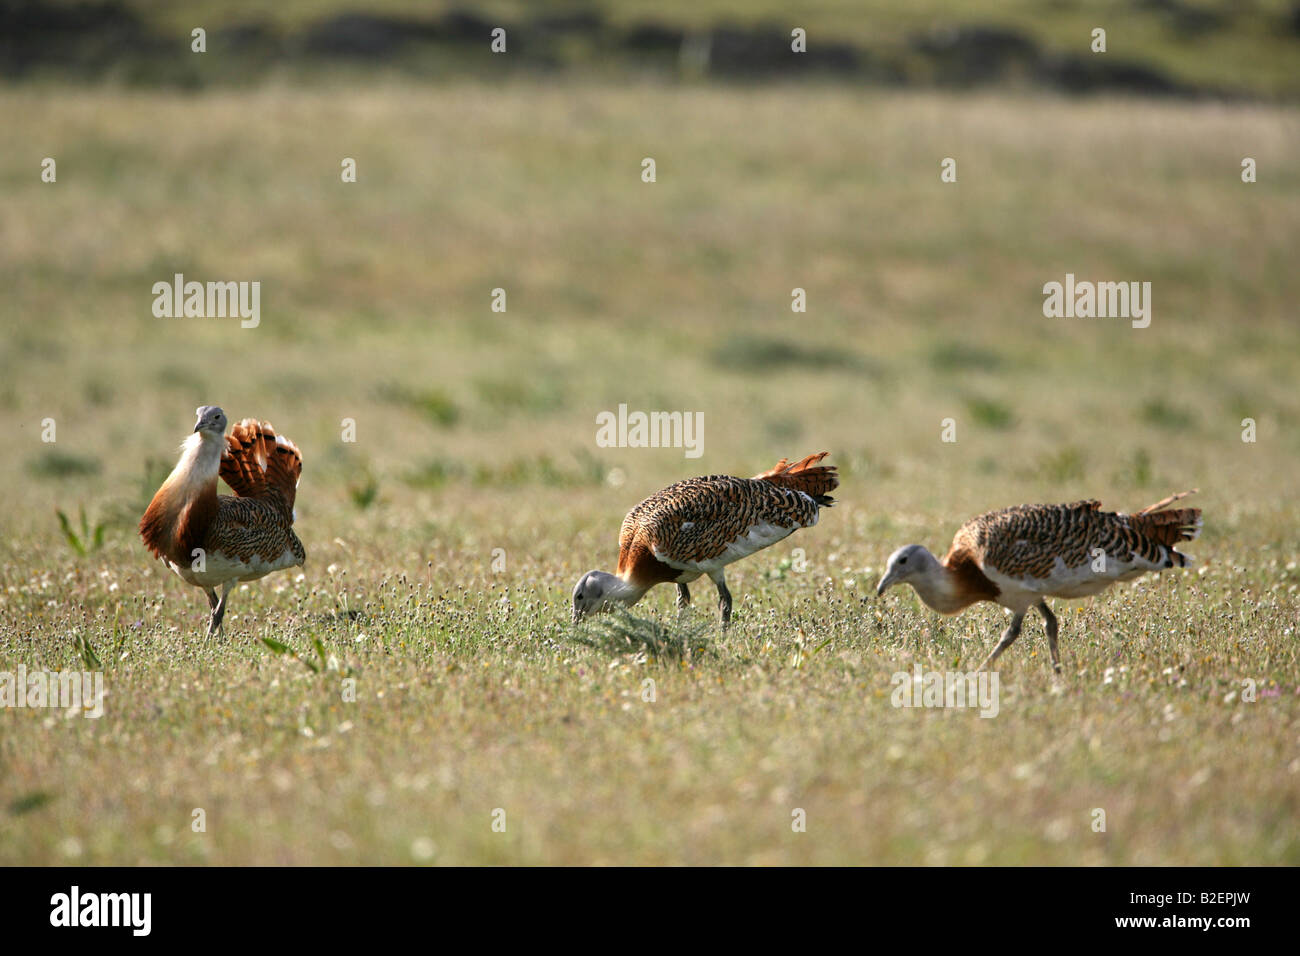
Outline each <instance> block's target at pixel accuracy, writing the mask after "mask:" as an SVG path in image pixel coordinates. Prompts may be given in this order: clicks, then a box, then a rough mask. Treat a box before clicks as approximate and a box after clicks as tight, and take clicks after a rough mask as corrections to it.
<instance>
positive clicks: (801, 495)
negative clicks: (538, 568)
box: [573, 452, 840, 626]
mask: <svg viewBox="0 0 1300 956" xmlns="http://www.w3.org/2000/svg"><path fill="white" fill-rule="evenodd" d="M827 454H828V453H827V452H822V453H821V454H820V455H809V456H808V457H807V458H805V459H803V460H802V461H800V462H798V463H796V464H793V465H792V464H790V463H789V461H788V460H787V459H785V458H782V459H781V460H780V462H778V463H777V465H776V467H774V468H772V469H771V470H769V471H765V472H763V473H762V474H761V475H755V476H754V477H753V478H735V477H731V476H729V475H709V476H707V477H704V478H688V479H687V480H685V481H679V482H677V483H676V484H673V485H669V486H668V487H667V488H665V489H663V490H662V491H660V492H658V493H657V494H654V495H651V496H650V497H649V498H647V499H646V500H645V501H643V502H641V503H640V504H639V505H637V506H636V507H635V508H633V509H632V510H631V511H630V512H629V513H628V515H627V517H626V518H624V519H623V527H622V530H621V531H620V532H619V539H618V545H619V547H618V569H617V573H616V574H609V573H607V572H605V571H588V572H587V573H586V574H584V575H583V576H582V577H581V579H579V581H578V583H577V585H576V586H575V587H574V589H573V620H574V622H575V623H576V622H578V621H580V620H582V618H583V617H585V616H586V615H587V614H591V613H595V612H598V611H602V610H605V609H607V607H608V606H609V605H612V604H616V603H617V604H624V605H628V606H630V605H633V604H635V603H636V602H637V601H639V600H641V597H642V596H643V595H644V594H645V593H646V591H648V590H650V588H652V587H654V586H655V585H656V584H664V583H667V582H674V583H675V584H676V585H677V605H678V607H684V606H686V605H687V604H689V603H690V600H691V595H690V591H688V590H687V585H688V584H689V583H690V582H691V581H694V580H695V579H696V578H698V577H700V576H701V575H708V576H709V578H710V579H711V580H712V581H713V583H714V584H715V585H716V586H717V588H718V608H719V610H720V611H721V613H722V623H723V625H724V626H725V625H726V624H727V623H728V622H729V621H730V620H731V592H730V591H728V590H727V584H726V581H725V580H724V579H723V569H724V568H725V567H726V566H727V565H728V564H731V562H733V561H739V560H740V559H741V558H743V557H746V556H748V555H751V554H753V553H754V552H755V551H761V550H762V549H763V548H766V547H768V546H769V545H773V544H776V542H778V541H780V540H782V539H783V538H786V537H788V536H789V535H791V534H793V533H794V532H795V531H797V530H798V529H799V528H811V527H812V526H813V525H815V524H816V523H817V517H818V513H819V512H820V510H821V509H822V508H829V507H830V506H831V503H832V502H833V501H834V499H833V498H831V497H830V492H831V491H833V490H835V488H836V487H837V486H838V485H839V483H840V482H839V478H838V477H837V475H836V474H835V466H833V465H818V464H817V463H818V462H819V461H821V460H822V459H823V458H825V457H826V455H827Z"/></svg>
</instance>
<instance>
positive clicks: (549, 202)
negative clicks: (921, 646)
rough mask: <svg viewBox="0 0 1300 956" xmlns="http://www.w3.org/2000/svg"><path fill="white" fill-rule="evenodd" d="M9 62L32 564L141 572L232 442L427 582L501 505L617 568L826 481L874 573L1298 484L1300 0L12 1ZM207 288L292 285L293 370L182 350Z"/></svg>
mask: <svg viewBox="0 0 1300 956" xmlns="http://www.w3.org/2000/svg"><path fill="white" fill-rule="evenodd" d="M1098 27H1100V28H1102V29H1104V30H1105V31H1106V34H1105V43H1106V52H1105V53H1094V52H1092V47H1093V45H1094V44H1095V42H1096V41H1095V38H1094V35H1093V31H1094V30H1095V29H1096V28H1098ZM196 28H201V29H202V30H203V31H204V33H203V45H204V48H205V50H206V52H202V53H197V52H194V51H193V47H194V46H195V45H196V40H195V39H194V35H193V31H194V30H195V29H196ZM497 28H502V29H504V30H505V52H504V53H494V52H492V49H491V42H492V40H491V38H492V31H493V30H495V29H497ZM796 29H798V30H803V31H805V36H806V45H807V52H806V53H799V54H797V53H794V52H792V50H791V46H792V40H791V36H792V31H794V30H796ZM0 38H2V39H0V74H3V76H4V77H5V84H4V86H3V88H2V89H0V120H2V122H0V147H2V148H0V177H2V178H0V182H3V187H4V215H3V217H0V269H2V270H3V294H2V295H0V310H2V312H0V316H2V319H3V323H4V328H5V347H4V354H3V359H2V360H0V361H2V362H3V366H2V367H0V371H2V373H3V374H2V375H0V380H2V382H3V384H0V421H2V422H3V424H4V426H5V429H6V434H8V435H9V436H11V440H12V441H13V442H14V444H13V445H12V446H11V447H12V449H13V453H12V454H10V455H7V456H5V463H4V465H3V468H4V470H5V474H4V475H3V477H4V478H5V480H6V485H7V487H9V488H10V489H11V492H10V493H11V494H12V495H14V496H17V497H18V498H20V499H21V500H22V501H23V503H24V504H25V505H31V507H23V508H20V509H12V510H10V511H8V512H7V513H5V514H4V516H3V518H0V521H3V522H4V524H5V525H6V526H7V527H9V528H11V529H12V530H13V531H15V532H17V531H19V530H25V531H30V532H35V531H38V530H39V531H41V532H48V531H50V530H51V528H52V525H51V522H52V520H53V519H52V517H51V516H52V513H53V509H54V508H55V507H60V508H71V507H73V506H85V507H86V508H87V509H88V510H89V512H90V513H91V519H90V522H91V525H92V526H93V525H94V524H97V523H105V524H106V525H107V531H106V534H108V538H109V540H112V538H113V535H112V534H111V533H109V532H112V531H113V530H114V529H117V530H120V531H122V532H123V533H124V536H125V538H126V540H127V541H129V540H130V536H131V535H130V533H131V525H132V523H133V521H134V515H136V514H137V513H138V511H139V509H140V508H141V507H142V505H143V503H144V502H145V501H146V500H147V494H148V491H149V489H151V488H152V487H155V486H156V483H157V480H158V479H159V478H160V477H161V475H162V474H163V473H165V471H166V468H167V467H168V465H169V464H170V461H171V460H172V457H171V456H172V448H173V447H174V443H175V442H176V441H177V440H179V439H180V438H181V437H183V436H184V434H185V433H186V432H187V431H188V429H189V428H190V427H191V424H192V422H191V410H192V409H193V408H194V407H195V406H196V405H198V404H204V403H218V404H222V405H224V406H225V407H226V409H227V411H228V412H229V414H230V415H232V416H233V417H234V418H240V417H244V416H246V415H258V416H262V417H267V418H270V419H271V420H272V421H273V422H274V423H275V424H276V425H278V426H279V427H280V428H281V429H282V430H284V431H286V432H287V433H289V434H290V435H291V436H293V437H295V438H296V439H297V440H298V441H299V442H300V443H301V444H302V446H303V448H304V451H305V453H306V456H307V461H308V464H307V475H308V478H307V487H308V488H310V493H307V494H304V496H303V501H302V507H303V508H304V509H306V510H307V511H308V512H309V513H310V512H311V511H312V510H318V511H320V512H323V514H321V515H318V518H324V516H325V515H329V516H330V517H329V518H328V519H327V520H328V521H329V522H334V521H337V522H339V523H340V524H341V525H344V526H354V525H356V526H359V527H363V528H364V527H369V526H371V524H372V523H373V522H374V521H375V520H383V519H382V517H381V518H378V519H377V517H376V516H377V515H380V516H382V515H393V514H394V512H393V511H392V506H398V505H400V506H402V507H403V508H404V509H405V510H404V511H403V512H402V516H401V519H400V521H399V523H400V524H402V525H403V527H408V526H409V528H410V530H411V531H412V533H413V534H414V536H415V538H416V539H418V541H419V542H420V543H418V544H417V543H416V541H415V540H413V541H412V542H411V544H412V547H413V548H416V549H417V550H419V551H424V550H426V549H429V548H430V547H431V546H430V544H429V543H428V542H429V541H430V540H431V538H433V537H436V535H437V534H444V535H446V534H450V535H451V538H452V539H451V540H443V542H442V544H443V546H455V545H457V544H463V543H465V542H464V541H462V540H460V538H461V536H462V535H464V536H468V537H469V538H473V537H474V531H473V530H472V528H473V527H474V526H473V525H469V524H466V523H464V522H462V521H460V520H459V516H460V515H462V514H463V513H464V512H465V511H466V510H468V511H474V510H476V509H482V510H484V511H485V512H487V513H488V514H494V513H495V514H500V513H501V504H502V502H503V501H508V502H511V503H512V505H513V509H512V510H511V511H510V514H511V516H512V517H511V518H510V519H509V520H500V521H498V522H497V523H498V524H499V525H500V526H499V527H497V528H496V529H494V531H493V534H494V535H496V536H498V537H500V536H510V537H513V536H514V534H515V533H516V528H517V527H519V525H518V524H517V522H518V521H519V517H520V515H521V514H522V515H527V516H528V521H533V522H539V523H540V526H533V525H529V524H528V522H527V521H525V523H524V525H523V527H524V528H526V529H527V530H525V532H524V540H533V539H534V537H535V535H536V533H544V534H560V535H561V537H562V539H564V540H567V539H568V538H569V537H570V536H571V534H572V533H573V532H575V531H577V530H579V529H580V528H585V527H586V526H587V524H588V522H589V521H592V522H594V524H595V526H596V527H598V528H599V529H600V532H599V533H600V535H601V537H600V538H599V540H601V541H608V539H610V538H611V537H612V534H613V528H615V527H616V526H617V520H618V518H619V517H620V516H621V509H622V508H623V507H624V506H625V505H627V504H630V503H633V502H635V501H636V500H639V498H640V497H641V493H642V492H646V491H649V490H652V489H653V488H654V487H657V486H658V485H660V484H662V483H664V482H665V481H667V480H671V479H673V478H676V477H680V476H682V474H683V472H695V471H710V472H712V471H735V472H739V473H752V472H754V471H757V470H758V469H759V468H760V467H766V466H767V465H768V464H770V460H774V459H775V458H777V457H780V456H782V455H802V454H805V453H807V452H810V451H819V450H831V451H833V452H834V453H835V455H836V458H837V459H838V460H839V461H840V464H841V468H843V469H844V471H845V472H846V475H847V476H850V478H849V480H848V481H846V489H845V496H844V497H845V499H846V505H847V507H848V509H850V510H851V509H853V508H855V507H857V506H858V505H861V510H860V511H857V512H855V514H856V520H857V522H858V524H857V525H856V526H855V525H850V527H853V528H854V530H855V533H865V531H866V530H867V528H868V527H870V526H871V525H872V523H873V522H874V523H875V526H876V528H877V530H878V531H885V530H888V529H889V528H890V527H892V526H893V524H894V523H896V522H898V521H900V520H901V521H903V522H905V523H906V522H908V520H909V519H908V517H907V516H908V514H909V512H908V509H907V506H908V505H911V504H914V505H917V506H920V507H924V508H927V509H928V508H931V507H937V506H939V505H941V504H942V507H943V510H944V513H945V516H946V515H947V514H949V513H950V514H951V518H946V519H945V521H944V522H943V527H945V528H946V527H947V526H948V525H949V524H950V523H951V521H952V520H955V519H956V518H957V517H958V516H960V515H961V514H962V513H963V512H964V511H966V510H969V509H971V508H974V507H977V506H985V505H994V504H1003V503H1007V502H1009V501H1013V500H1018V499H1019V498H1021V497H1024V496H1030V497H1033V498H1045V499H1058V498H1070V497H1080V496H1082V495H1084V494H1087V495H1094V494H1096V495H1103V496H1105V497H1107V498H1108V499H1109V498H1111V497H1112V496H1114V497H1122V498H1123V501H1122V502H1119V503H1121V504H1122V503H1127V504H1141V503H1142V502H1138V501H1130V499H1135V498H1145V497H1150V496H1151V495H1152V494H1153V493H1158V494H1156V497H1159V496H1160V495H1163V494H1164V492H1165V491H1167V490H1173V489H1172V486H1173V485H1178V486H1179V487H1180V488H1181V487H1182V486H1184V485H1193V484H1197V483H1202V484H1208V483H1209V482H1208V479H1209V476H1210V475H1211V474H1217V475H1220V476H1221V477H1222V478H1223V479H1224V480H1223V481H1221V482H1220V484H1226V483H1228V481H1230V482H1231V483H1232V487H1234V488H1235V489H1236V491H1237V493H1236V494H1234V495H1233V496H1232V498H1233V500H1234V502H1235V503H1234V505H1233V506H1234V507H1238V506H1241V507H1245V506H1246V505H1244V504H1242V501H1243V499H1246V500H1252V499H1253V500H1257V499H1259V498H1264V497H1276V496H1275V495H1270V494H1269V491H1275V490H1277V489H1279V488H1281V487H1284V486H1285V485H1287V484H1288V483H1289V480H1287V481H1284V480H1283V476H1289V475H1290V474H1291V471H1290V469H1291V466H1292V464H1293V462H1294V456H1295V453H1296V452H1297V451H1298V450H1300V439H1298V438H1297V436H1296V432H1295V430H1294V428H1292V427H1289V426H1290V425H1293V424H1294V421H1295V414H1296V410H1297V398H1296V392H1295V388H1294V371H1295V356H1296V354H1297V350H1296V346H1297V344H1300V343H1298V342H1297V324H1296V322H1295V305H1294V304H1295V302H1296V301H1297V293H1300V278H1298V274H1297V270H1296V269H1295V268H1294V250H1295V240H1296V238H1297V225H1298V222H1300V220H1298V217H1297V211H1298V210H1300V203H1298V201H1297V190H1296V185H1297V170H1296V163H1295V155H1296V146H1297V130H1298V129H1300V126H1298V125H1297V121H1296V113H1295V108H1294V103H1295V98H1296V96H1297V94H1298V93H1300V70H1298V69H1297V66H1300V7H1298V6H1297V5H1296V4H1294V3H1291V2H1264V0H1249V2H1247V0H1243V2H1220V3H1211V2H1191V0H1116V2H1111V3H1101V2H1099V3H1083V2H1070V0H1057V2H1049V3H1027V2H1023V3H1022V2H1011V0H1008V2H997V3H992V2H990V3H986V4H981V3H962V4H946V3H939V2H917V3H884V2H837V0H822V2H817V3H808V4H795V5H789V6H786V5H782V4H778V3H767V2H760V3H749V2H746V3H739V2H729V0H703V2H699V0H697V2H692V3H678V2H665V3H659V4H654V5H652V6H646V5H638V4H632V3H627V2H622V0H607V2H587V3H567V2H566V3H485V4H482V5H476V6H466V5H458V4H436V3H434V4H398V3H373V4H366V5H364V6H352V5H349V4H347V3H345V2H332V0H286V2H283V3H279V4H274V5H263V4H257V3H251V2H250V3H243V2H236V0H223V2H218V0H211V2H208V0H204V2H198V3H192V4H184V5H180V4H170V3H155V2H150V0H135V2H129V0H105V2H99V0H83V2H75V3H72V2H69V3H63V2H31V0H5V2H4V3H3V4H0ZM47 157H48V158H52V159H54V160H55V161H56V163H57V181H56V182H55V183H47V182H43V181H42V178H41V173H42V165H41V164H42V161H43V160H44V159H45V158H47ZM647 157H649V158H653V159H654V160H655V161H656V167H657V177H656V179H657V181H656V182H654V183H652V184H650V183H645V182H643V181H642V177H641V172H642V161H643V160H644V159H645V158H647ZM1246 157H1250V158H1251V159H1253V160H1254V161H1255V163H1256V164H1257V168H1258V170H1259V172H1258V181H1257V182H1255V183H1251V184H1246V183H1243V181H1242V175H1241V174H1242V163H1243V160H1244V158H1246ZM945 158H952V159H954V160H955V161H956V171H957V182H956V183H944V182H941V179H940V172H941V167H940V164H941V161H942V160H944V159H945ZM345 159H353V160H355V163H356V170H357V172H356V178H357V182H355V183H345V182H343V181H342V177H341V164H342V163H343V161H344V160H345ZM176 273H183V274H184V275H185V276H186V277H187V278H188V279H192V280H198V281H208V280H237V281H259V282H260V283H261V289H262V293H261V294H262V299H261V303H262V319H261V324H260V326H259V327H258V328H256V329H241V328H239V327H238V324H237V323H236V322H232V321H229V320H221V319H194V318H191V319H159V318H155V317H154V315H153V314H152V311H151V308H152V304H153V293H152V291H151V289H152V285H153V283H155V282H158V281H171V278H172V276H173V275H174V274H176ZM1066 273H1074V274H1076V275H1077V276H1078V277H1079V278H1080V279H1089V280H1093V281H1099V280H1115V281H1149V282H1151V283H1152V284H1153V293H1152V295H1153V321H1152V324H1151V326H1150V327H1149V328H1147V329H1141V330H1137V329H1133V328H1131V327H1130V326H1129V324H1128V323H1127V322H1124V321H1122V320H1116V319H1047V318H1044V316H1043V314H1042V308H1041V307H1042V291H1041V290H1042V286H1043V284H1044V283H1046V282H1049V281H1062V280H1063V279H1064V276H1065V274H1066ZM494 289H503V290H505V293H506V300H505V301H506V311H505V312H500V311H493V309H492V303H493V301H494V300H493V290H494ZM794 289H803V290H804V291H805V294H806V299H807V311H806V313H802V314H796V313H793V312H792V310H791V302H792V292H793V290H794ZM620 403H626V404H627V405H628V406H629V408H631V409H634V410H636V409H642V410H683V411H702V412H704V413H705V421H706V426H705V435H704V446H703V447H704V452H705V454H704V456H703V458H702V459H701V460H698V461H695V460H691V461H687V460H685V459H684V457H683V456H682V454H681V453H680V451H678V450H669V449H660V450H651V451H646V450H619V449H602V448H599V447H597V445H596V444H595V417H596V415H597V414H598V413H599V412H601V411H603V410H613V409H616V408H617V407H618V405H619V404H620ZM46 418H53V419H54V420H55V421H56V422H57V424H58V429H59V430H58V440H57V442H56V443H54V444H46V443H43V442H41V441H40V440H39V438H40V432H39V428H40V423H41V422H42V421H43V420H45V419H46ZM949 418H951V419H952V420H953V421H954V423H955V424H956V427H957V432H956V437H957V441H956V442H953V443H945V442H941V441H940V440H939V437H940V431H941V422H942V421H943V420H945V419H949ZM1245 418H1251V419H1253V420H1254V421H1256V422H1257V424H1258V431H1259V435H1260V436H1261V441H1260V443H1258V444H1257V445H1246V444H1244V443H1243V442H1242V441H1241V432H1242V424H1241V422H1242V420H1243V419H1245ZM344 419H351V420H353V421H354V422H355V423H356V428H355V432H356V441H355V442H354V443H349V442H345V441H343V440H342V438H341V436H342V434H343V426H342V424H341V422H342V421H343V420H344ZM623 482H626V487H623V486H621V483H623ZM1148 488H1149V490H1148ZM475 489H477V490H478V491H479V492H482V493H476V492H475ZM886 489H888V500H890V501H891V503H892V505H893V507H891V508H888V509H885V508H881V507H880V506H879V504H878V503H879V502H880V501H882V500H885V498H886V495H885V491H886ZM575 492H580V493H578V494H575ZM592 496H598V497H600V500H599V502H598V503H596V502H593V501H590V500H589V499H590V498H591V497H592ZM575 501H581V505H580V507H579V508H577V509H576V510H575V509H573V508H571V507H570V505H572V504H573V503H574V502H575ZM384 504H386V505H388V506H390V507H389V508H382V507H381V508H378V509H377V510H375V511H372V510H371V509H372V508H374V507H375V506H376V505H384ZM539 504H540V505H542V506H541V507H539V506H538V505H539ZM557 506H558V507H557ZM592 516H598V517H594V518H593V517H592ZM851 518H852V516H850V515H849V514H848V513H847V511H846V513H845V515H844V516H843V517H841V519H840V520H841V521H849V520H851ZM479 520H480V521H482V520H485V518H484V516H483V515H480V516H479ZM556 522H558V523H560V524H561V525H562V527H559V528H557V527H554V523H556ZM358 523H359V524H358ZM841 527H843V525H841ZM440 529H441V530H440ZM324 537H325V540H329V538H330V537H333V535H332V534H329V533H328V531H327V533H326V534H325V535H324ZM610 543H612V542H610ZM592 544H594V541H593V542H592ZM608 546H609V544H608V543H607V544H606V545H605V550H608ZM868 550H869V551H870V554H871V559H870V560H871V561H874V560H875V559H876V557H878V556H883V555H879V554H878V552H884V553H887V549H886V548H885V547H884V545H883V543H882V544H881V545H879V546H873V547H871V548H870V549H868ZM867 563H870V561H868V562H867Z"/></svg>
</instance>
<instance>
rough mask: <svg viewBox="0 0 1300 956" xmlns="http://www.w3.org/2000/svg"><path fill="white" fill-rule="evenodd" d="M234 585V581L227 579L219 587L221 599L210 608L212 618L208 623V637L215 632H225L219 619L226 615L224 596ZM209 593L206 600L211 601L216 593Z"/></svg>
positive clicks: (226, 595)
mask: <svg viewBox="0 0 1300 956" xmlns="http://www.w3.org/2000/svg"><path fill="white" fill-rule="evenodd" d="M234 585H235V582H234V581H227V582H226V584H225V586H224V587H223V588H222V589H221V600H220V601H218V602H217V605H216V607H214V608H213V609H212V620H211V622H210V623H209V624H208V637H211V636H212V635H213V634H217V633H220V634H225V631H223V630H222V628H221V619H222V618H223V617H225V616H226V598H227V597H228V596H229V595H230V589H231V588H232V587H234ZM209 593H210V594H211V597H209V598H208V600H209V601H211V600H212V598H213V597H216V593H215V592H209Z"/></svg>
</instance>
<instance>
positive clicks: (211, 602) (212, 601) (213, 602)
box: [203, 588, 219, 637]
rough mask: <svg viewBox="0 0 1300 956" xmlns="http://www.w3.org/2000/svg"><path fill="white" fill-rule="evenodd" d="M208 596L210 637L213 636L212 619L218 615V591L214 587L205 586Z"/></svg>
mask: <svg viewBox="0 0 1300 956" xmlns="http://www.w3.org/2000/svg"><path fill="white" fill-rule="evenodd" d="M203 590H204V593H205V594H207V596H208V637H211V636H212V619H213V618H215V617H216V616H217V604H218V603H219V602H218V600H217V592H216V590H214V589H213V588H204V589H203Z"/></svg>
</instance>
